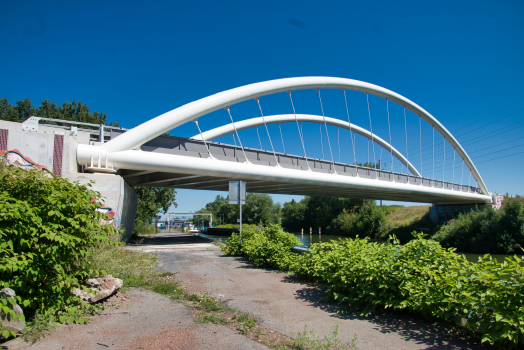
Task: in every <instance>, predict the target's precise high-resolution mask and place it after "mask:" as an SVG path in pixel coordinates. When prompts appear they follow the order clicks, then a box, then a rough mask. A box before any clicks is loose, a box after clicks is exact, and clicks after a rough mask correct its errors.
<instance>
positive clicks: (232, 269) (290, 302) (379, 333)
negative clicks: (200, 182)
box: [142, 234, 490, 350]
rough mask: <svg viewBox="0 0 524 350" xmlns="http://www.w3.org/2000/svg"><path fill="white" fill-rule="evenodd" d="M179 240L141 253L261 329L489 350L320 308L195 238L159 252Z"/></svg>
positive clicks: (407, 319) (406, 320) (429, 330)
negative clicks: (335, 331) (154, 257)
mask: <svg viewBox="0 0 524 350" xmlns="http://www.w3.org/2000/svg"><path fill="white" fill-rule="evenodd" d="M180 235H181V234H172V235H171V236H172V238H170V239H169V238H167V237H166V238H163V239H160V240H158V241H157V240H154V239H153V240H151V241H150V242H149V246H144V247H143V248H142V249H145V250H149V251H152V250H156V251H158V254H159V263H160V268H161V269H162V270H165V271H170V272H175V273H177V278H178V279H179V280H180V281H181V282H183V283H185V284H186V286H187V288H188V291H190V292H194V293H198V292H204V291H207V292H209V293H212V294H213V295H214V296H216V297H219V298H221V299H224V300H227V301H228V304H229V305H230V306H231V307H233V308H235V309H238V310H239V311H242V312H249V313H251V314H252V315H254V316H256V317H257V318H258V319H259V321H260V323H261V324H262V325H263V326H266V327H268V328H271V329H273V330H275V331H278V332H281V333H283V334H286V335H290V333H292V332H293V333H295V334H296V333H297V332H301V331H303V330H304V327H305V326H306V325H307V327H308V329H314V330H315V331H316V332H317V333H319V334H320V335H321V337H323V336H325V335H328V334H329V333H330V331H332V329H333V327H335V326H336V325H338V326H339V337H340V338H341V340H342V341H344V342H348V343H349V342H351V340H352V338H353V337H354V335H355V334H356V335H357V341H356V345H357V347H358V349H359V350H367V349H370V350H378V349H387V350H391V349H399V350H400V349H402V350H407V349H413V350H414V349H480V348H482V349H487V348H490V347H488V346H482V345H480V344H479V343H478V342H476V341H474V340H470V339H464V338H462V337H459V336H457V335H453V334H451V333H450V332H449V331H447V330H445V329H443V328H442V327H437V326H434V325H431V324H429V323H427V322H424V321H422V320H420V319H417V318H414V317H412V316H410V315H406V314H402V313H398V312H380V313H377V314H376V315H375V316H374V317H373V318H363V317H360V316H359V315H358V314H354V313H353V314H345V315H342V314H339V313H337V311H340V310H341V306H340V305H339V304H328V303H322V302H320V299H321V297H322V296H323V292H322V290H321V289H319V288H317V287H315V286H312V285H308V284H304V283H300V282H298V281H296V280H295V279H294V278H293V276H292V275H289V274H286V273H282V272H279V271H274V270H267V269H260V268H254V267H253V266H252V265H251V264H249V263H248V262H246V261H245V260H244V259H241V258H234V257H228V256H225V255H223V254H222V253H221V252H220V250H219V248H218V247H216V246H215V245H212V244H210V243H206V242H205V241H204V240H203V239H201V238H197V237H195V241H194V242H195V243H194V244H191V246H190V245H189V244H188V245H180V246H179V245H175V246H170V245H160V246H157V247H155V245H157V243H159V242H160V241H162V240H172V241H176V240H177V239H181V238H182V237H181V236H180ZM185 239H187V238H185ZM197 241H198V242H201V243H196V242H197Z"/></svg>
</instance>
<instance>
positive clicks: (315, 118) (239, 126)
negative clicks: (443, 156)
mask: <svg viewBox="0 0 524 350" xmlns="http://www.w3.org/2000/svg"><path fill="white" fill-rule="evenodd" d="M297 121H298V122H299V123H307V122H309V123H323V122H324V121H325V122H326V124H327V125H333V126H337V127H340V128H343V129H348V130H350V131H354V132H356V133H357V134H359V135H362V136H364V137H366V138H368V139H370V140H373V141H374V142H376V143H378V144H379V145H380V146H382V147H384V149H385V150H386V151H388V152H391V153H393V156H394V157H396V158H397V159H398V160H400V162H401V163H402V164H404V165H405V166H406V168H408V169H409V171H411V173H412V174H414V175H416V176H419V177H421V175H420V173H419V172H418V170H417V169H416V168H415V167H414V166H413V164H411V163H410V162H409V161H408V160H407V159H406V157H404V156H403V155H402V153H400V152H399V151H397V150H396V149H395V148H394V147H393V146H391V145H390V144H389V143H387V142H386V141H384V140H383V139H381V138H380V137H378V136H377V135H373V134H372V133H371V132H369V131H367V130H366V129H363V128H361V127H360V126H357V125H355V124H350V123H349V122H345V121H343V120H340V119H335V118H330V117H322V116H320V115H311V114H296V115H295V114H282V115H270V116H265V117H264V118H262V117H258V118H251V119H247V120H242V121H239V122H236V123H233V124H227V125H224V126H221V127H218V128H216V129H212V130H209V131H206V132H203V133H202V135H195V136H193V137H192V138H191V139H193V140H202V141H203V140H214V139H216V138H219V137H221V136H225V135H229V134H233V133H234V132H235V130H236V131H241V130H245V129H249V128H256V127H258V126H262V125H264V124H280V123H295V122H297Z"/></svg>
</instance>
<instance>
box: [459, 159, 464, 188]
mask: <svg viewBox="0 0 524 350" xmlns="http://www.w3.org/2000/svg"><path fill="white" fill-rule="evenodd" d="M463 179H464V159H462V174H461V175H460V186H462V180H463ZM460 190H461V191H462V188H461V189H460Z"/></svg>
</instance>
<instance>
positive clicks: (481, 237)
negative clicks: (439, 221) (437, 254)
mask: <svg viewBox="0 0 524 350" xmlns="http://www.w3.org/2000/svg"><path fill="white" fill-rule="evenodd" d="M432 238H433V239H435V240H436V241H439V242H440V243H441V244H442V246H444V247H455V248H457V250H459V251H461V252H471V253H481V254H483V253H490V254H512V253H516V254H522V253H521V252H522V250H521V248H522V247H524V209H523V206H522V203H521V202H520V201H518V200H513V201H510V202H509V203H507V204H506V205H505V206H504V208H502V209H499V210H498V211H495V210H493V209H492V208H491V207H488V208H486V209H484V210H483V211H472V212H469V213H467V214H461V215H460V216H459V218H458V219H456V220H451V221H450V222H448V223H447V224H446V225H443V226H442V227H441V228H440V230H439V231H438V232H437V233H436V234H435V235H434V236H433V237H432Z"/></svg>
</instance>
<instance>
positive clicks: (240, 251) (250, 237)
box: [222, 225, 301, 270]
mask: <svg viewBox="0 0 524 350" xmlns="http://www.w3.org/2000/svg"><path fill="white" fill-rule="evenodd" d="M300 243H301V242H300V240H299V239H298V238H296V237H295V235H293V234H291V233H287V232H284V231H283V230H282V229H281V228H279V227H278V226H277V225H272V226H269V227H265V228H262V229H261V230H257V229H254V228H250V229H247V230H244V231H243V232H242V240H241V239H240V235H238V234H233V235H231V237H230V238H229V239H228V240H227V241H226V245H225V246H224V247H222V250H223V251H224V252H225V253H226V254H228V255H237V256H238V255H244V256H246V257H247V258H248V259H249V260H251V261H252V262H253V264H255V265H256V266H268V267H274V268H279V269H284V270H285V269H286V268H287V266H289V261H290V259H292V258H293V257H294V256H296V255H297V254H296V253H293V252H292V251H291V248H292V247H293V246H295V245H299V244H300Z"/></svg>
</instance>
